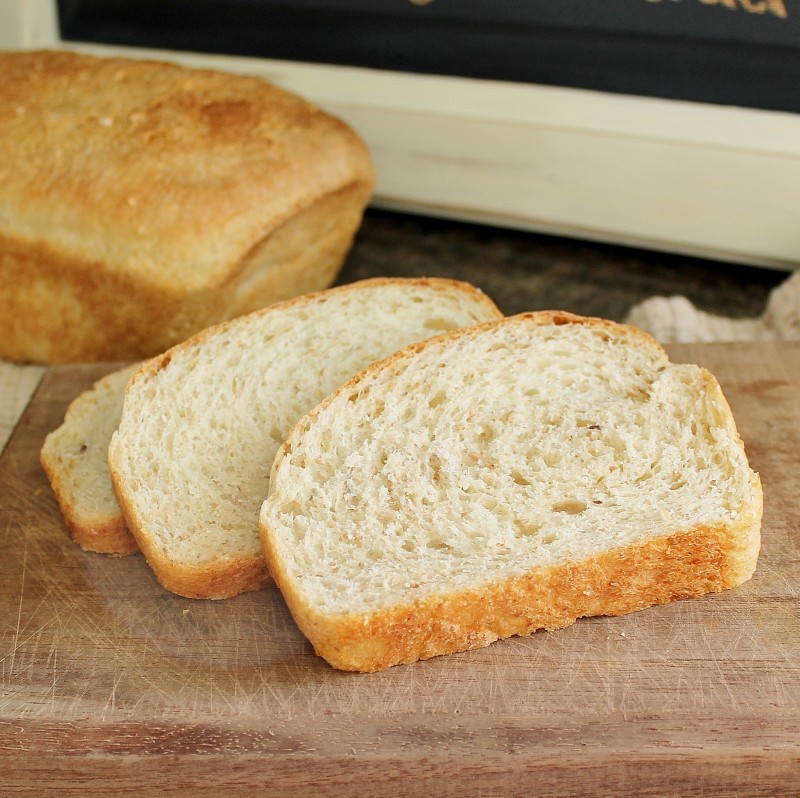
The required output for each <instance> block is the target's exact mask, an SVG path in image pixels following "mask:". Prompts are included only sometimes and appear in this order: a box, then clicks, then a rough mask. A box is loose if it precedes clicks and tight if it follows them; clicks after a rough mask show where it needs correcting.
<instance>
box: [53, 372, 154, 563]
mask: <svg viewBox="0 0 800 798" xmlns="http://www.w3.org/2000/svg"><path fill="white" fill-rule="evenodd" d="M137 367H138V366H137V364H134V365H132V366H127V367H126V368H124V369H120V370H119V371H114V372H112V373H111V374H108V375H107V376H105V377H103V378H102V379H100V380H98V381H97V382H96V383H95V384H94V385H93V386H92V387H91V388H90V389H89V390H88V391H84V392H83V393H82V394H80V395H79V396H78V397H77V398H76V399H75V400H74V401H73V402H72V403H71V404H70V406H69V408H68V409H67V413H66V415H65V416H64V422H63V423H62V424H61V426H60V427H58V428H57V429H55V430H53V431H52V432H51V433H50V434H49V435H48V436H47V437H46V438H45V441H44V445H43V446H42V451H41V453H40V456H39V459H40V461H41V464H42V468H43V469H44V472H45V474H46V475H47V478H48V480H49V481H50V485H51V487H52V488H53V493H55V496H56V499H57V500H58V505H59V507H60V509H61V513H62V515H63V516H64V521H65V522H66V524H67V527H68V529H69V531H70V534H71V535H72V539H73V540H74V541H75V542H76V543H77V544H78V545H79V546H80V547H81V548H82V549H85V550H86V551H94V552H98V553H100V554H116V555H125V554H134V553H136V552H137V551H139V546H138V545H137V544H136V540H135V539H134V537H133V535H131V533H130V532H129V531H128V528H127V526H126V524H125V519H124V518H123V516H122V511H121V510H120V508H119V503H118V502H117V498H116V496H115V495H114V486H113V485H112V484H111V474H110V473H109V471H108V444H109V443H110V441H111V436H112V435H113V434H114V431H115V430H116V428H117V426H118V425H119V419H120V416H121V415H122V401H123V397H124V395H125V385H126V383H127V382H128V380H129V379H130V377H131V375H132V374H133V372H134V371H135V370H136V368H137Z"/></svg>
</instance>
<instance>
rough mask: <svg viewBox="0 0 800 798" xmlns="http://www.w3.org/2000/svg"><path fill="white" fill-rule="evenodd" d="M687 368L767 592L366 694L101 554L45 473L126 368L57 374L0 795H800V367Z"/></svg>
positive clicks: (743, 358)
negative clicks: (757, 495)
mask: <svg viewBox="0 0 800 798" xmlns="http://www.w3.org/2000/svg"><path fill="white" fill-rule="evenodd" d="M671 354H672V356H673V359H675V360H679V361H693V362H698V363H702V364H704V365H707V366H708V367H710V368H711V369H712V370H713V371H714V372H715V373H716V374H717V375H718V377H719V379H720V382H721V383H722V385H723V388H724V390H725V392H726V395H727V396H728V398H729V400H730V402H731V405H732V407H733V410H734V414H735V415H736V418H737V421H738V423H739V428H740V431H741V433H742V436H743V438H744V439H745V442H746V444H747V449H748V453H749V455H750V459H751V462H752V465H753V466H754V468H756V469H757V470H759V471H760V472H761V475H762V480H763V483H764V490H765V505H766V506H765V514H764V525H763V547H762V554H761V559H760V561H759V567H758V570H757V572H756V575H755V577H754V578H753V580H752V581H751V582H749V583H748V584H747V585H745V586H743V587H741V588H739V589H737V590H734V591H729V592H727V593H724V594H720V595H715V596H710V597H705V598H702V599H697V600H692V601H683V602H679V603H676V604H672V605H669V606H664V607H655V608H651V609H648V610H644V611H642V612H639V613H636V614H633V615H629V616H625V617H621V618H592V619H584V620H582V621H579V622H578V623H576V624H575V625H574V626H572V627H571V628H569V629H564V630H561V631H557V632H552V633H539V634H536V635H534V636H533V637H530V638H527V639H520V638H515V639H511V640H507V641H503V642H498V643H496V644H494V645H492V646H490V647H489V648H486V649H483V650H480V651H473V652H469V653H464V654H459V655H454V656H448V657H440V658H437V659H433V660H429V661H427V662H421V663H417V664H415V665H409V666H400V667H396V668H393V669H391V670H389V671H386V672H384V673H379V674H373V675H366V676H365V675H356V674H346V673H339V672H336V671H334V670H332V669H331V668H329V667H328V666H327V665H326V664H325V663H324V662H323V661H321V660H320V659H318V658H317V657H316V656H315V655H314V653H313V651H312V650H311V649H310V647H309V645H308V644H307V643H306V641H305V640H304V638H303V637H302V636H301V634H300V633H299V632H298V630H297V629H296V628H295V626H294V624H293V622H292V619H291V617H290V616H289V613H288V612H287V610H286V609H285V607H284V605H283V603H282V600H281V597H280V595H279V593H278V592H277V591H276V590H275V589H267V590H264V591H262V592H260V593H253V594H249V595H244V596H240V597H238V598H235V599H232V600H228V601H223V602H210V601H191V600H188V599H182V598H179V597H177V596H174V595H171V594H169V593H167V592H166V591H164V590H163V589H162V588H161V587H160V586H159V585H158V583H157V582H156V581H155V580H154V578H153V577H152V575H151V574H150V572H149V571H148V569H147V567H146V565H145V563H144V561H143V559H142V558H141V556H134V557H128V558H110V557H103V556H100V555H92V554H86V553H84V552H82V551H81V550H79V549H78V548H77V547H76V546H75V545H74V544H73V543H72V542H71V541H70V539H69V537H68V535H67V532H66V529H65V527H64V525H63V522H62V520H61V518H60V516H59V512H58V509H57V506H56V503H55V500H54V498H53V496H52V494H51V492H50V489H49V486H48V484H47V482H46V480H45V478H44V476H43V474H42V471H41V469H40V467H39V465H38V452H39V448H40V446H41V444H42V440H43V438H44V436H45V434H46V433H47V432H48V431H50V430H51V429H53V428H54V427H56V426H57V425H58V424H59V423H60V422H61V419H62V417H63V414H64V410H65V407H66V405H67V403H68V402H69V401H70V400H71V399H72V398H73V397H74V396H75V395H76V394H77V393H78V392H79V391H80V390H82V389H84V388H85V387H87V386H88V385H89V384H90V383H91V382H92V381H93V380H94V379H95V378H97V377H98V376H100V375H101V374H102V373H104V372H105V371H108V370H109V366H72V367H57V368H51V369H48V370H47V372H46V373H45V375H44V378H43V380H42V382H41V384H40V385H39V388H38V390H37V391H36V393H35V394H34V396H33V398H32V400H31V401H30V403H29V405H28V407H27V409H26V411H25V413H24V415H23V417H22V419H21V421H20V423H19V424H18V425H17V427H16V429H15V431H14V433H13V435H12V437H11V438H10V440H9V442H8V444H7V446H6V449H5V451H4V452H3V454H2V456H1V457H0V626H1V628H2V644H0V662H2V668H1V669H0V685H1V687H2V692H1V693H0V792H3V794H7V793H8V792H11V791H13V790H14V789H17V790H20V791H23V790H26V789H30V790H31V791H32V792H33V793H34V794H38V795H48V794H53V793H57V794H59V795H81V796H83V795H91V794H97V795H113V794H120V793H124V792H136V791H139V792H143V793H147V794H157V793H158V792H159V791H160V790H161V791H168V790H169V791H170V794H176V795H180V794H186V795H194V796H218V795H222V794H228V793H232V792H236V793H237V794H243V795H256V794H257V795H260V796H271V795H276V796H285V795H292V794H299V795H317V796H328V795H331V796H333V795H335V796H344V795H354V796H368V795H369V796H392V797H393V798H394V797H395V796H416V795H420V796H428V795H436V796H450V795H453V796H455V795H457V796H465V795H483V796H486V795H494V794H498V795H503V796H515V795H520V796H522V795H525V796H531V795H536V796H556V795H590V796H612V795H613V796H616V798H624V797H625V796H632V795H651V796H660V797H663V796H673V795H674V796H678V795H680V796H683V795H704V796H705V795H709V796H710V795H713V796H728V795H746V796H750V797H752V796H762V795H798V794H800V499H799V498H798V497H799V496H800V476H798V462H799V461H800V344H767V343H764V344H742V345H693V346H688V345H684V346H674V347H672V348H671ZM1 390H2V386H0V391H1Z"/></svg>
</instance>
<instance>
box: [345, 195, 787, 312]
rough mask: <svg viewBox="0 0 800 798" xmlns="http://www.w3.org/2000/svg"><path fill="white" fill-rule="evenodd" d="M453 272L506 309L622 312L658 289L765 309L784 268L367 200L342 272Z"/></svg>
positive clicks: (730, 307)
mask: <svg viewBox="0 0 800 798" xmlns="http://www.w3.org/2000/svg"><path fill="white" fill-rule="evenodd" d="M378 276H420V277H423V276H424V277H438V276H442V277H453V278H457V279H462V280H467V281H469V282H471V283H473V284H475V285H477V286H479V287H480V288H482V289H483V290H484V291H485V292H486V293H487V294H488V295H489V296H490V297H491V298H492V299H493V300H494V301H495V302H496V303H497V305H498V306H499V307H500V309H501V310H502V311H503V312H504V313H505V314H507V315H509V314H512V313H519V312H521V311H525V310H542V309H559V310H569V311H572V312H573V313H580V314H583V315H594V316H604V317H606V318H610V319H615V320H618V321H621V320H622V319H624V317H625V315H626V314H627V312H628V310H629V308H630V307H631V306H632V305H633V304H635V303H637V302H639V301H641V300H643V299H646V298H648V297H650V296H653V295H670V294H676V293H679V294H683V295H684V296H686V297H688V298H689V299H690V300H691V301H692V302H693V303H695V304H696V305H697V306H698V307H699V308H701V309H703V310H706V311H709V312H711V313H719V314H722V315H726V316H733V317H747V316H757V315H760V314H761V312H762V311H763V310H764V306H765V304H766V300H767V296H768V294H769V292H770V291H771V290H772V289H773V288H774V287H775V286H776V285H778V284H779V283H781V282H783V280H785V279H786V277H787V273H786V272H782V271H775V270H771V269H760V268H751V267H745V266H735V265H731V264H727V263H718V262H714V261H708V260H703V259H701V258H692V257H688V256H682V255H672V254H664V253H658V252H651V251H646V250H638V249H630V248H627V247H621V246H614V245H611V244H599V243H592V242H584V241H577V240H572V239H567V238H558V237H554V236H546V235H539V234H535V233H528V232H521V231H513V230H507V229H500V228H495V227H486V226H482V225H474V224H467V223H462V222H454V221H449V220H442V219H432V218H428V217H418V216H412V215H407V214H399V213H390V212H387V211H379V210H373V209H370V210H369V211H368V212H367V214H366V216H365V218H364V223H363V225H362V227H361V229H360V231H359V233H358V235H357V237H356V240H355V243H354V245H353V249H352V251H351V253H350V255H349V257H348V259H347V261H346V263H345V266H344V269H343V270H342V273H341V275H340V278H339V282H340V283H346V282H352V281H353V280H358V279H362V278H365V277H378Z"/></svg>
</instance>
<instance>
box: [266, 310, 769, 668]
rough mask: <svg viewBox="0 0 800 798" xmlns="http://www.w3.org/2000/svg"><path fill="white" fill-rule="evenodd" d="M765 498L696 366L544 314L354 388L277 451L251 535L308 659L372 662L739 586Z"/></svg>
mask: <svg viewBox="0 0 800 798" xmlns="http://www.w3.org/2000/svg"><path fill="white" fill-rule="evenodd" d="M761 508H762V497H761V486H760V482H759V478H758V475H757V474H755V473H754V472H753V471H751V469H750V467H749V465H748V462H747V459H746V456H745V451H744V448H743V445H742V442H741V440H740V438H739V435H738V433H737V430H736V427H735V424H734V420H733V417H732V415H731V412H730V408H729V406H728V404H727V402H726V400H725V398H724V396H723V394H722V392H721V389H720V387H719V385H718V383H717V382H716V380H715V379H714V377H713V376H712V375H711V374H710V373H709V372H708V371H706V370H704V369H702V368H699V367H697V366H693V365H674V364H671V363H670V362H669V361H668V358H667V356H666V354H665V352H664V351H663V350H662V349H661V347H660V346H659V345H658V344H657V343H656V342H655V341H654V340H653V339H652V338H651V337H650V336H649V335H647V334H645V333H642V332H640V331H639V330H637V329H635V328H632V327H628V326H624V325H618V324H615V323H612V322H607V321H603V320H598V319H586V318H581V317H577V316H573V315H570V314H567V313H558V312H542V313H531V314H523V315H519V316H515V317H511V318H509V319H506V320H503V321H499V322H495V323H489V324H485V325H480V326H478V327H474V328H472V329H469V330H462V331H457V332H454V333H451V334H447V335H442V336H439V337H437V338H435V339H432V340H430V341H427V342H425V343H421V344H417V345H414V346H410V347H408V348H406V349H405V350H403V351H402V352H399V353H397V354H395V355H394V356H393V357H390V358H388V359H387V360H385V361H383V362H381V363H377V364H374V365H372V366H371V367H369V368H368V369H366V370H365V371H363V372H362V373H361V374H359V375H358V376H356V377H355V378H354V379H352V380H351V381H350V382H349V383H348V384H346V385H345V386H344V387H342V388H341V389H339V390H338V391H337V392H335V393H334V394H333V395H332V396H331V397H329V398H327V399H326V400H325V401H324V402H323V403H322V404H321V405H320V406H319V407H317V408H316V409H315V410H313V411H312V412H311V413H309V414H308V415H307V416H306V417H305V418H304V419H303V420H301V422H300V423H299V424H298V425H297V426H296V427H295V429H294V430H293V431H292V433H291V434H290V435H289V437H288V439H287V441H286V442H285V443H284V445H283V446H282V447H281V449H280V451H279V452H278V455H277V456H276V459H275V463H274V466H273V469H272V473H271V480H270V495H269V498H268V499H267V500H266V501H265V502H264V504H263V507H262V511H261V516H260V526H261V533H262V540H263V544H264V548H265V553H266V556H267V561H268V564H269V568H270V571H271V572H272V574H273V576H274V578H275V581H276V583H277V584H278V587H279V588H280V589H281V591H282V593H283V595H284V597H285V598H286V601H287V604H288V606H289V608H290V610H291V611H292V614H293V615H294V617H295V619H296V621H297V623H298V625H299V626H300V628H301V629H302V630H303V632H304V633H305V634H306V635H307V637H308V638H309V639H310V641H311V642H312V643H313V645H314V647H315V649H316V650H317V652H318V653H319V654H320V655H321V656H322V657H324V658H325V659H326V660H328V661H329V662H330V663H331V664H332V665H334V666H335V667H337V668H342V669H347V670H359V671H374V670H378V669H382V668H386V667H388V666H391V665H394V664H397V663H404V662H406V663H407V662H412V661H414V660H418V659H422V658H426V657H431V656H434V655H437V654H444V653H448V652H455V651H460V650H465V649H470V648H477V647H481V646H485V645H487V644H489V643H491V642H492V641H494V640H496V639H498V638H504V637H508V636H511V635H527V634H530V633H532V632H534V631H536V630H537V629H551V630H552V629H556V628H558V627H563V626H567V625H569V624H571V623H572V622H573V621H575V620H576V619H577V618H579V617H581V616H589V615H617V614H620V613H625V612H630V611H633V610H639V609H642V608H644V607H647V606H649V605H652V604H658V603H664V602H669V601H672V600H675V599H681V598H687V597H692V596H699V595H701V594H703V593H707V592H709V591H719V590H723V589H725V588H729V587H733V586H735V585H739V584H740V583H742V582H743V581H745V580H747V579H748V578H749V577H750V576H751V574H752V573H753V569H754V567H755V564H756V558H757V555H758V550H759V541H760V519H761Z"/></svg>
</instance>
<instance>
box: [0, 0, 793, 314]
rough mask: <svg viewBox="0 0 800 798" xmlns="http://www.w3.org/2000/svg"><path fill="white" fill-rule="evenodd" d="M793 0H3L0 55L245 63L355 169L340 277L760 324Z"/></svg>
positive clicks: (510, 306) (784, 119) (788, 160)
mask: <svg viewBox="0 0 800 798" xmlns="http://www.w3.org/2000/svg"><path fill="white" fill-rule="evenodd" d="M798 14H800V8H798V5H797V3H796V2H795V0H606V1H605V2H602V3H598V2H597V0H557V1H556V0H540V1H539V2H530V0H506V1H505V2H500V3H485V2H482V1H481V0H284V1H283V2H272V0H158V1H156V0H140V2H137V3H129V2H123V1H122V0H27V2H26V1H25V0H20V1H19V2H11V3H9V4H7V5H6V7H5V10H4V11H0V15H4V17H0V23H2V24H0V31H2V32H0V37H3V38H0V46H4V47H10V46H19V47H40V46H51V45H55V46H69V47H75V48H79V49H83V50H87V51H90V52H96V53H99V54H113V53H124V54H129V55H130V54H133V55H148V54H153V53H157V54H159V55H160V56H163V55H165V54H167V55H169V57H172V58H173V59H175V60H180V61H182V62H184V63H188V64H191V65H199V64H205V65H209V66H215V67H220V68H224V69H229V70H233V71H242V72H251V73H256V74H261V75H263V76H264V77H266V78H268V79H270V80H272V81H273V82H276V83H278V84H280V85H283V86H285V87H286V88H288V89H290V90H292V91H296V92H297V93H299V94H301V95H303V96H305V97H307V98H308V99H311V100H312V101H314V102H316V103H317V104H319V105H320V106H322V107H324V108H325V109H326V110H330V111H332V112H333V113H335V114H337V115H339V116H340V117H342V118H343V119H345V121H347V122H348V123H350V124H351V125H352V126H353V127H354V128H355V129H356V130H357V131H358V132H359V133H361V135H362V136H363V137H364V138H365V139H366V140H367V143H368V144H369V145H370V149H371V151H372V153H373V157H374V160H375V163H376V167H377V170H378V185H377V190H376V195H375V198H374V201H373V204H372V206H371V208H370V210H369V211H368V212H367V214H366V217H365V219H364V224H363V226H362V228H361V231H360V232H359V235H358V237H357V239H356V242H355V245H354V247H353V250H352V252H351V253H350V256H349V258H348V260H347V262H346V264H345V268H344V270H343V272H342V274H341V277H340V282H347V281H350V280H353V279H357V278H360V277H365V276H372V275H447V276H452V277H457V278H461V279H467V280H470V281H472V282H474V283H475V284H477V285H479V286H481V287H482V288H484V290H486V291H487V292H488V293H489V294H490V295H491V296H492V297H493V298H494V299H495V300H496V301H497V302H498V304H499V305H500V307H501V308H502V309H503V310H504V311H505V312H506V313H513V312H517V311H521V310H530V309H537V308H553V307H558V308H563V309H566V310H571V311H574V312H577V313H585V314H596V315H603V316H608V317H610V318H615V319H623V318H625V317H626V316H627V314H628V313H629V311H630V309H631V307H633V306H634V305H635V304H637V303H639V302H641V301H642V300H644V299H646V298H647V297H650V296H653V295H671V294H676V293H677V294H681V295H683V296H685V297H687V298H688V299H689V300H690V301H691V302H692V303H693V304H694V305H696V306H697V307H698V308H700V309H702V310H704V311H708V312H711V313H715V314H720V315H725V316H730V317H735V318H741V317H753V316H757V315H759V314H761V313H762V312H763V310H764V308H765V305H766V302H767V300H768V297H769V295H770V292H771V291H772V290H773V289H774V288H775V287H776V286H778V285H780V284H782V283H783V282H784V281H785V280H787V278H788V277H789V275H790V274H791V273H792V272H793V270H794V269H795V268H796V266H797V265H798V263H800V225H798V219H797V208H798V206H799V205H800V203H798V199H800V188H799V187H800V117H798V116H797V112H798V111H799V110H800V94H798V92H797V90H796V87H797V85H800V58H798V55H800V26H798V21H797V20H798Z"/></svg>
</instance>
